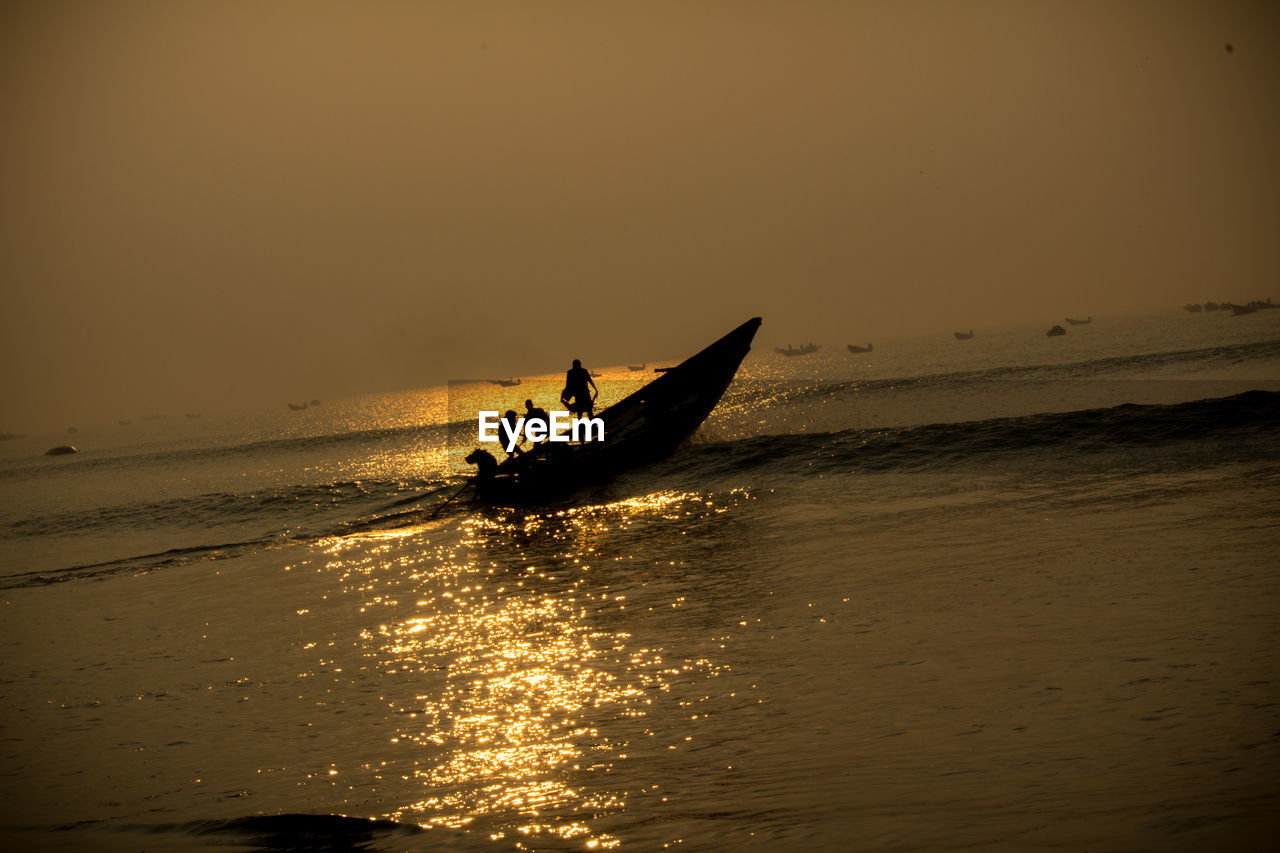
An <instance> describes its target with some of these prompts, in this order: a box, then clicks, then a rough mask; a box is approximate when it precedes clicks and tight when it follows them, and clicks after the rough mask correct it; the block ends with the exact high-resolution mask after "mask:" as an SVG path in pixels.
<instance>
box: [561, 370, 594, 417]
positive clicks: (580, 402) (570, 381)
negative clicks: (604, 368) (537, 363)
mask: <svg viewBox="0 0 1280 853" xmlns="http://www.w3.org/2000/svg"><path fill="white" fill-rule="evenodd" d="M588 386H590V388H591V391H590V392H589V391H588V390H587V387H588ZM599 393H600V389H598V388H596V383H595V382H594V381H593V380H592V379H591V373H590V372H588V370H587V369H586V368H585V367H583V366H582V362H581V361H579V360H578V359H576V358H575V359H574V360H573V367H571V368H569V372H568V373H566V374H565V375H564V390H563V391H561V392H560V403H561V404H562V405H563V406H565V408H567V409H568V410H569V412H570V413H571V414H574V415H579V416H581V417H587V418H589V417H591V410H592V409H593V408H594V407H595V403H596V396H597V395H598V394H599Z"/></svg>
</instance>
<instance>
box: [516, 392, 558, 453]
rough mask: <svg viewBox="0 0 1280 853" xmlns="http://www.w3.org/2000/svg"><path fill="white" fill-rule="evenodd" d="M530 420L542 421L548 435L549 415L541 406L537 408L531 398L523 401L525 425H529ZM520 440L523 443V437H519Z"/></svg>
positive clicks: (549, 432)
mask: <svg viewBox="0 0 1280 853" xmlns="http://www.w3.org/2000/svg"><path fill="white" fill-rule="evenodd" d="M530 421H542V423H544V424H545V425H546V432H547V436H548V437H550V435H551V416H550V415H548V414H547V411H546V409H542V408H539V407H538V406H535V405H534V404H533V401H532V400H525V401H524V422H525V426H526V427H527V426H528V425H529V422H530ZM520 441H521V442H522V443H523V442H524V438H523V437H521V439H520Z"/></svg>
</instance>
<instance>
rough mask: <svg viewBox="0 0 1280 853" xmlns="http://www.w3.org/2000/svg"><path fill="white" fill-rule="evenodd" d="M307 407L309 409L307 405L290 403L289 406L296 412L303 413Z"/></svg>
mask: <svg viewBox="0 0 1280 853" xmlns="http://www.w3.org/2000/svg"><path fill="white" fill-rule="evenodd" d="M306 407H307V404H306V403H290V404H289V408H290V409H291V410H292V411H295V412H301V411H302V410H303V409H305V408H306Z"/></svg>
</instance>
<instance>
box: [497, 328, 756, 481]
mask: <svg viewBox="0 0 1280 853" xmlns="http://www.w3.org/2000/svg"><path fill="white" fill-rule="evenodd" d="M759 327H760V318H759V317H755V318H753V319H751V320H748V321H747V322H746V323H743V324H742V325H741V326H739V327H738V328H737V329H734V330H733V331H732V332H730V333H729V334H727V335H725V336H724V337H723V338H721V339H720V340H718V341H716V342H715V343H713V344H711V346H709V347H707V348H706V349H704V350H702V351H701V352H699V353H698V354H696V355H694V356H692V357H690V358H689V359H687V360H686V361H684V362H682V363H681V364H679V365H677V366H676V367H673V368H671V369H670V370H668V371H667V372H665V373H663V374H661V375H659V376H658V378H656V379H654V380H653V381H652V382H650V383H649V384H647V385H645V386H644V387H643V388H641V389H640V390H638V391H636V392H634V393H633V394H631V395H629V396H628V397H626V398H625V399H623V400H620V401H619V402H617V403H615V404H613V405H612V406H610V407H609V408H607V409H605V410H604V411H602V412H600V414H599V415H598V416H597V417H599V418H600V419H601V420H602V421H603V422H604V434H605V438H604V440H603V441H593V442H583V443H580V444H566V443H559V442H544V443H543V444H540V445H538V446H537V447H536V448H534V449H533V450H531V451H529V452H528V453H526V454H524V455H522V456H517V457H513V458H511V459H508V460H507V461H505V462H503V463H502V464H501V465H499V466H498V467H497V471H496V473H495V475H494V476H492V477H484V478H478V479H477V481H476V494H477V496H478V497H479V498H480V499H481V500H483V501H486V502H489V503H495V504H506V505H520V504H531V503H546V502H549V501H553V500H557V499H560V498H562V497H564V496H565V495H567V494H569V493H571V492H573V491H576V490H578V489H580V488H583V487H584V486H589V485H592V484H596V483H600V482H603V481H605V480H607V479H609V478H610V477H613V476H615V475H616V474H618V473H620V472H622V471H625V470H627V469H630V468H634V467H636V466H638V465H642V464H645V463H647V462H652V461H654V460H656V459H660V458H661V457H663V456H666V455H667V454H669V453H670V452H671V451H673V450H675V449H676V448H677V447H678V446H680V444H681V443H682V442H684V441H685V440H686V439H688V438H689V437H690V436H691V435H693V433H694V432H695V431H696V430H697V429H698V427H699V426H701V425H702V422H703V421H704V420H706V418H707V416H708V415H709V414H711V410H712V409H714V408H715V407H716V404H717V403H719V402H720V398H721V397H722V396H723V395H724V392H725V389H727V388H728V387H729V383H730V382H732V381H733V377H734V375H735V374H736V373H737V371H738V366H739V365H740V364H741V363H742V359H743V358H744V357H745V356H746V354H747V353H748V352H749V351H750V350H751V341H752V339H753V338H754V337H755V333H756V330H757V329H758V328H759Z"/></svg>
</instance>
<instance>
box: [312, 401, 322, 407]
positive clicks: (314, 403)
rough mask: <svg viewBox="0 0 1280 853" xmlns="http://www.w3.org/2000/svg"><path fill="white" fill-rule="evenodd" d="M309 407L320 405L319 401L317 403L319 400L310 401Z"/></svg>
mask: <svg viewBox="0 0 1280 853" xmlns="http://www.w3.org/2000/svg"><path fill="white" fill-rule="evenodd" d="M311 405H313V406H318V405H320V401H319V400H312V401H311Z"/></svg>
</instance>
